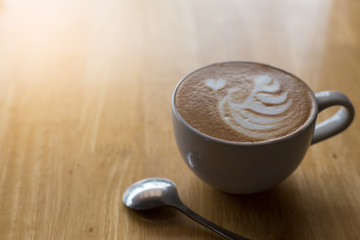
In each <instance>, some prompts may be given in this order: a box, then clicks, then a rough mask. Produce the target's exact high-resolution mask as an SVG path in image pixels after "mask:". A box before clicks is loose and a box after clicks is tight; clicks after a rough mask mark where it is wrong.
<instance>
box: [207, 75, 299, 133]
mask: <svg viewBox="0 0 360 240" xmlns="http://www.w3.org/2000/svg"><path fill="white" fill-rule="evenodd" d="M224 81H225V80H222V81H221V82H222V83H223V84H222V85H224V86H225V83H224ZM209 82H213V80H212V79H209V80H207V82H206V85H207V86H209V84H208V83H209ZM213 90H216V89H213ZM239 94H242V92H241V89H239V88H230V89H229V90H228V93H227V95H226V96H225V97H224V98H223V99H222V100H221V101H220V102H219V112H220V116H221V119H222V120H223V121H224V122H225V123H226V124H227V125H228V126H229V127H231V128H233V129H234V130H235V131H237V132H239V133H242V134H244V135H246V136H251V137H255V138H259V139H267V138H270V137H273V136H276V135H277V134H279V133H281V131H283V129H282V127H283V124H284V121H285V120H286V119H288V118H289V116H290V115H291V113H290V112H289V111H288V110H289V108H290V106H291V103H292V101H291V99H288V98H287V92H282V91H281V88H280V84H279V82H278V81H276V80H275V79H272V78H271V77H269V76H267V75H262V76H258V77H256V78H255V79H254V88H253V89H252V91H251V93H250V95H249V96H247V98H246V99H245V100H243V101H239V99H241V100H242V98H241V96H240V97H239V96H237V95H239Z"/></svg>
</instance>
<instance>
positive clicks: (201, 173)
mask: <svg viewBox="0 0 360 240" xmlns="http://www.w3.org/2000/svg"><path fill="white" fill-rule="evenodd" d="M190 74H191V73H190ZM299 80H300V79H299ZM300 81H301V80H300ZM180 83H181V81H180V82H179V84H178V86H179V85H180ZM178 86H177V87H176V88H175V91H174V94H173V97H172V115H173V127H174V134H175V139H176V142H177V145H178V148H179V150H180V153H181V156H182V158H183V159H184V160H185V162H186V164H187V165H188V167H189V168H190V169H191V170H192V172H193V173H194V174H195V175H196V176H198V177H199V178H200V179H201V180H203V181H204V182H205V183H207V184H209V185H210V186H212V187H214V188H215V189H218V190H220V191H223V192H227V193H232V194H251V193H257V192H261V191H265V190H267V189H270V188H272V187H274V186H276V185H278V184H279V183H281V182H282V181H283V180H284V179H286V178H287V177H288V176H289V175H290V174H291V173H292V172H293V171H294V170H295V169H296V168H297V166H298V165H299V164H300V162H301V161H302V159H303V157H304V155H305V153H306V151H307V149H308V148H309V146H310V144H311V142H312V136H313V133H314V128H315V124H316V117H317V114H318V106H317V102H316V98H315V96H314V94H313V92H312V91H311V89H310V88H309V87H308V88H309V91H310V92H311V95H312V99H313V100H312V101H313V107H314V110H313V111H312V114H311V116H310V117H309V120H308V121H307V123H306V124H305V125H303V126H302V128H301V129H299V130H297V131H296V132H295V133H292V134H290V135H287V136H284V137H282V138H279V139H275V140H270V141H265V142H255V143H242V142H230V141H226V140H222V139H217V138H214V137H211V136H208V135H206V134H204V133H202V132H200V131H198V130H197V129H195V128H193V127H192V126H190V125H189V124H188V123H187V122H186V121H185V120H184V119H183V118H182V117H181V115H180V114H179V112H178V110H177V108H176V105H175V94H176V90H177V88H178Z"/></svg>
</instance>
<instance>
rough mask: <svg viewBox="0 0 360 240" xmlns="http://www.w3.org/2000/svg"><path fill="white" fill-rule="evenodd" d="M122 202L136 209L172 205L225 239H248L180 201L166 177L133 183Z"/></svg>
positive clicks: (172, 184) (173, 184)
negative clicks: (195, 211) (210, 220)
mask: <svg viewBox="0 0 360 240" xmlns="http://www.w3.org/2000/svg"><path fill="white" fill-rule="evenodd" d="M123 202H124V204H125V205H126V206H127V207H129V208H132V209H136V210H149V209H153V208H157V207H165V206H169V207H173V208H176V209H178V210H180V211H181V212H182V213H184V214H185V215H187V216H188V217H190V218H191V219H193V220H195V221H197V222H198V223H200V224H202V225H204V226H205V227H208V228H209V229H211V230H213V231H214V232H216V233H218V234H220V235H221V236H223V237H225V238H227V239H232V240H249V239H248V238H245V237H242V236H240V235H237V234H235V233H233V232H230V231H228V230H226V229H224V228H222V227H219V226H217V225H215V224H214V223H212V222H209V221H208V220H206V219H204V218H202V217H201V216H199V215H198V214H196V213H194V212H193V211H191V210H190V209H189V208H188V207H187V206H185V205H184V204H183V203H182V202H181V200H180V198H179V196H178V193H177V190H176V186H175V183H173V182H172V181H170V180H169V179H166V178H146V179H143V180H140V181H138V182H136V183H134V184H133V185H131V186H130V187H129V188H128V189H126V191H125V192H124V195H123Z"/></svg>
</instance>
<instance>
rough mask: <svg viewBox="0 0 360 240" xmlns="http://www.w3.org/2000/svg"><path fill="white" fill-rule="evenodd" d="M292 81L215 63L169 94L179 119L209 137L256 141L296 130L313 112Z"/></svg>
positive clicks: (262, 69) (250, 66)
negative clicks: (172, 94) (173, 93)
mask: <svg viewBox="0 0 360 240" xmlns="http://www.w3.org/2000/svg"><path fill="white" fill-rule="evenodd" d="M312 99H313V97H312V94H311V92H310V90H309V89H308V88H307V86H306V85H305V84H304V83H303V82H302V81H300V80H299V79H297V78H296V77H295V76H293V75H291V74H289V73H286V72H284V71H282V70H279V69H276V68H273V67H271V66H268V65H262V64H257V63H247V62H227V63H218V64H214V65H210V66H207V67H204V68H201V69H199V70H197V71H195V72H193V73H191V74H190V75H188V76H187V77H185V79H183V81H182V82H181V83H180V84H179V86H178V88H177V89H176V92H175V105H176V108H177V109H178V112H179V114H180V115H181V117H182V118H183V119H184V120H185V121H186V122H187V123H188V124H189V125H190V126H192V127H193V128H195V129H197V130H198V131H200V132H202V133H205V134H207V135H209V136H212V137H214V138H218V139H223V140H228V141H235V142H261V141H267V140H272V139H277V138H281V137H283V136H287V135H289V134H292V133H294V132H296V131H298V130H299V129H300V128H301V127H302V126H303V125H304V124H305V123H306V122H307V120H308V119H310V116H311V115H312V113H313V111H314V106H313V105H314V104H313V100H312Z"/></svg>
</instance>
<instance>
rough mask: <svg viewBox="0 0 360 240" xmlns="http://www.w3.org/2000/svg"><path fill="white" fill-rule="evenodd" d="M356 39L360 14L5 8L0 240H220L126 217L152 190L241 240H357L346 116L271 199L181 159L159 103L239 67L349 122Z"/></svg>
mask: <svg viewBox="0 0 360 240" xmlns="http://www.w3.org/2000/svg"><path fill="white" fill-rule="evenodd" d="M359 26H360V2H359V1H358V0H333V1H331V0H329V1H327V0H313V1H303V0H295V1H288V0H277V1H271V2H270V1H265V0H264V1H257V0H256V1H237V0H210V1H209V0H198V1H192V0H181V1H175V0H153V1H146V0H131V1H125V0H93V1H87V0H61V1H60V0H58V1H55V0H51V1H45V0H44V1H41V0H0V239H221V238H219V237H218V236H217V235H216V234H214V233H212V232H211V231H208V230H207V229H205V228H204V227H202V226H201V225H198V224H197V223H195V222H193V221H191V220H190V219H188V218H186V217H185V216H183V215H182V214H180V213H178V212H176V211H175V210H172V209H162V210H160V211H151V212H146V213H137V212H134V211H132V210H129V209H127V208H126V207H124V205H123V204H122V199H121V198H122V194H123V192H124V190H125V189H126V188H127V187H128V186H129V185H130V184H131V183H133V182H135V181H137V180H140V179H142V178H145V177H153V176H160V177H167V178H171V179H172V180H173V181H175V182H176V183H177V186H178V191H179V194H180V196H181V199H182V200H183V202H184V203H186V204H187V205H188V206H189V207H190V208H192V209H193V210H194V211H196V212H198V213H199V214H201V215H202V216H204V217H205V218H207V219H209V220H211V221H213V222H215V223H217V224H219V225H221V226H223V227H226V228H227V229H229V230H232V231H234V232H237V233H240V234H243V235H245V236H247V237H249V238H251V239H276V240H279V239H317V240H318V239H326V240H329V239H360V150H359V146H360V138H359V134H360V124H359V121H358V119H357V118H355V121H354V122H353V124H352V126H351V127H350V128H349V129H348V130H346V131H345V132H343V133H342V134H340V135H338V136H336V137H333V138H331V139H329V140H327V141H324V142H321V143H319V144H316V145H314V146H312V147H311V148H310V150H309V151H308V153H307V155H306V157H305V159H304V161H303V162H302V164H301V165H300V167H299V168H298V169H297V170H296V171H295V173H294V174H293V175H292V176H291V177H289V178H288V179H287V180H286V181H284V182H283V183H282V184H280V185H279V186H278V187H276V188H274V189H272V190H270V191H267V192H264V193H260V194H255V195H248V196H232V195H227V194H224V193H221V192H218V191H216V190H214V189H212V188H211V187H209V186H207V185H206V184H204V183H203V182H202V181H200V180H199V179H198V178H196V177H195V176H194V175H193V174H192V173H191V172H190V170H189V169H188V168H187V166H186V165H185V163H184V162H183V161H182V159H181V157H180V154H179V153H178V150H177V147H176V144H175V140H174V137H173V132H172V123H171V105H170V101H171V95H172V91H173V89H174V87H175V85H176V83H177V82H178V81H179V80H180V79H181V78H182V77H183V76H184V75H185V74H186V73H188V72H190V71H192V70H194V69H196V68H198V67H200V66H203V65H206V64H210V63H214V62H220V61H226V60H250V61H258V62H264V63H269V64H273V65H276V66H279V67H281V68H284V69H286V70H288V71H290V72H292V73H294V74H295V75H297V76H299V77H300V78H302V79H303V80H304V81H305V82H307V83H308V85H310V86H311V87H312V88H313V90H314V91H315V92H317V91H322V90H329V89H336V90H340V91H342V92H344V93H345V94H346V95H348V96H349V98H350V99H351V100H352V102H353V104H354V106H355V110H356V111H357V110H359V109H358V107H359V106H360V93H359V91H360V83H359V81H360V27H359ZM334 111H336V109H335V110H328V111H326V112H324V113H322V114H321V116H320V119H324V118H326V117H328V116H330V115H331V114H332V113H334Z"/></svg>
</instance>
